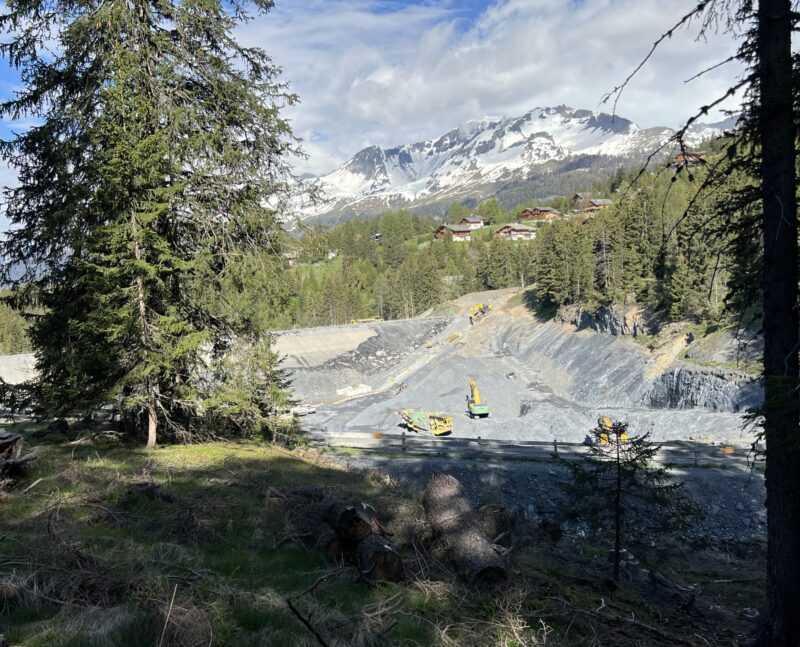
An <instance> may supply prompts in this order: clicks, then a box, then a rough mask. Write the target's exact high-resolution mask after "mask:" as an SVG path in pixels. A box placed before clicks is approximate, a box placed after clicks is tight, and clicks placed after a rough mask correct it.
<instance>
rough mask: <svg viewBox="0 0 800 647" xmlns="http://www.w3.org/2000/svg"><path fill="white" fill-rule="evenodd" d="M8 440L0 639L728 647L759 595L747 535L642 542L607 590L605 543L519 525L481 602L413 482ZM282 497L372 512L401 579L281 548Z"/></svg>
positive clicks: (307, 463)
mask: <svg viewBox="0 0 800 647" xmlns="http://www.w3.org/2000/svg"><path fill="white" fill-rule="evenodd" d="M14 430H15V431H20V430H21V431H22V432H23V433H24V434H26V436H27V437H28V440H27V445H28V446H31V445H34V446H35V445H39V446H40V450H39V458H38V459H37V460H36V461H35V463H34V466H33V467H32V469H31V471H30V473H28V474H27V475H26V476H25V477H24V478H22V479H21V480H20V481H19V482H17V483H16V484H15V486H14V487H13V488H12V489H10V490H7V491H5V492H0V634H4V635H5V639H6V640H7V641H8V643H9V644H10V645H24V646H25V647H40V646H45V645H47V646H59V647H68V646H69V647H79V646H80V647H94V646H98V647H105V646H109V647H111V646H114V647H124V646H134V645H136V646H137V647H141V646H144V645H158V646H159V647H160V646H167V645H173V646H195V645H197V646H199V645H237V646H239V645H242V646H247V645H275V646H276V647H277V646H284V645H285V646H288V645H298V646H303V645H307V646H313V645H320V644H326V645H330V646H331V647H332V646H334V645H342V646H343V645H454V644H458V645H459V646H460V647H462V646H466V645H508V646H511V645H515V646H525V645H631V646H632V645H698V646H699V645H704V646H705V645H743V644H746V640H747V637H748V635H749V634H750V633H751V632H752V631H753V629H754V626H755V620H754V619H753V618H752V616H753V615H755V613H754V611H753V609H757V608H758V607H759V606H760V604H761V601H762V598H763V587H764V581H763V571H764V563H763V556H764V553H765V550H764V546H763V542H762V541H761V540H759V539H754V540H750V541H747V542H728V543H724V544H723V543H716V544H714V545H709V544H699V543H696V544H692V545H690V544H689V543H687V542H681V541H675V540H674V539H664V540H659V539H656V538H654V541H653V545H652V546H650V547H649V548H648V549H647V551H646V553H647V554H646V555H645V552H642V553H639V552H636V553H635V559H633V558H632V559H631V560H629V561H628V562H627V563H626V565H625V567H624V569H623V577H622V582H621V583H620V585H619V586H614V585H613V583H611V582H610V581H609V574H610V568H609V564H608V562H607V559H606V557H607V549H608V547H607V545H606V544H604V543H598V542H592V541H589V540H588V539H585V538H581V537H578V536H569V535H567V534H565V535H564V536H563V537H561V538H560V539H557V540H556V538H555V536H554V534H553V533H552V529H548V528H545V527H541V526H539V525H537V524H534V523H531V522H525V521H520V522H519V524H518V527H517V529H516V531H515V532H514V534H513V537H512V540H511V550H510V553H509V560H510V565H511V568H510V578H509V582H508V583H507V584H506V585H504V586H503V587H501V588H500V589H497V590H493V591H480V590H476V589H475V588H474V587H471V586H469V585H468V584H466V583H463V582H461V581H460V580H459V579H458V578H457V577H456V576H455V575H454V573H453V571H452V570H451V568H450V565H448V564H446V563H442V562H441V561H440V560H438V559H436V558H435V556H434V555H433V553H432V552H429V551H428V550H427V549H426V548H425V534H426V531H425V530H424V524H423V523H422V519H423V516H424V515H423V511H422V506H421V497H422V488H419V489H416V488H413V487H409V486H408V484H407V483H406V482H403V481H398V480H394V479H392V478H390V477H388V476H386V475H385V474H383V473H381V472H378V471H376V470H348V469H345V468H343V467H342V466H341V465H339V464H337V463H335V462H333V461H330V460H329V459H328V458H326V457H325V456H322V455H320V454H318V453H316V452H313V451H309V450H295V451H288V450H285V449H280V448H276V447H272V446H267V445H264V444H259V443H254V442H253V443H250V442H240V443H213V444H203V445H191V446H185V445H184V446H169V447H162V448H159V449H157V450H154V451H144V450H141V449H134V448H130V447H126V446H122V445H119V444H75V443H72V444H70V443H66V442H60V443H55V442H53V441H54V440H55V439H54V438H53V437H52V436H53V434H48V433H47V432H46V430H44V429H42V428H41V427H29V428H26V427H25V426H24V425H22V426H21V425H15V426H14ZM300 485H318V486H323V487H325V488H326V490H327V491H329V493H330V494H331V495H332V496H336V497H339V498H344V499H351V500H356V501H368V502H370V503H372V504H373V505H374V506H375V507H376V508H377V510H378V512H379V515H380V516H382V517H383V521H384V522H385V524H384V525H386V527H387V528H388V529H389V530H390V531H392V532H393V533H394V537H393V541H394V543H395V545H396V546H398V549H399V550H400V554H401V556H402V557H403V562H404V569H405V573H406V579H405V581H403V582H402V583H401V584H382V585H370V584H367V583H365V582H363V581H360V580H359V578H358V576H357V571H356V569H355V567H354V566H353V565H351V564H347V563H332V562H329V561H326V558H325V557H324V556H323V554H322V553H321V552H318V551H316V550H315V549H312V548H306V547H303V546H301V545H298V544H295V543H292V542H290V541H286V539H287V537H286V536H285V533H284V525H283V519H282V515H281V512H280V510H278V509H277V508H275V507H274V506H273V505H271V504H270V500H271V499H270V493H271V492H272V493H274V492H276V491H280V490H281V489H282V488H289V487H295V486H300ZM287 599H290V600H291V601H292V602H293V606H294V607H295V608H296V609H297V610H298V611H299V613H300V614H301V615H302V616H303V617H304V618H305V620H307V621H308V623H309V625H310V626H311V628H313V630H314V632H316V633H317V634H318V637H317V636H315V635H314V633H312V631H311V629H310V628H309V627H307V626H306V625H304V624H302V622H301V621H300V620H299V619H298V618H297V617H296V616H295V615H293V613H292V612H291V611H290V609H289V606H288V604H287ZM0 642H2V641H0Z"/></svg>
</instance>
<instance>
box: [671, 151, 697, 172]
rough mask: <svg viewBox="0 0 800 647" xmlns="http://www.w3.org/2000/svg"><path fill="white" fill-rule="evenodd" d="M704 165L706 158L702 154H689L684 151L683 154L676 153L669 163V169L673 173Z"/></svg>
mask: <svg viewBox="0 0 800 647" xmlns="http://www.w3.org/2000/svg"><path fill="white" fill-rule="evenodd" d="M705 163H706V158H705V157H704V156H703V153H690V152H689V151H686V152H685V153H678V154H677V155H676V156H675V157H674V158H673V159H672V160H671V161H670V163H669V165H668V166H669V167H670V168H671V169H672V170H673V171H678V170H680V169H682V168H684V167H685V168H694V167H695V166H701V165H702V164H705Z"/></svg>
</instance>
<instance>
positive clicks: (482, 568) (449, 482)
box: [422, 474, 507, 587]
mask: <svg viewBox="0 0 800 647" xmlns="http://www.w3.org/2000/svg"><path fill="white" fill-rule="evenodd" d="M422 505H423V507H424V508H425V514H426V516H427V518H428V523H430V525H431V527H432V528H433V530H434V532H435V533H436V534H437V535H439V536H440V537H441V538H442V539H443V540H444V542H445V545H446V550H447V556H448V558H449V560H450V561H451V562H452V563H453V565H454V566H455V568H456V571H457V572H458V573H459V574H460V575H461V576H462V577H464V578H466V579H467V581H469V582H471V583H474V584H477V585H479V586H486V587H489V586H494V585H497V584H499V583H500V582H502V581H503V580H505V579H506V577H507V571H506V566H505V563H504V561H503V559H502V558H501V557H500V555H498V554H497V552H496V551H495V550H494V548H492V544H491V543H490V542H489V540H488V539H487V537H486V535H485V534H484V532H483V530H481V528H480V526H479V525H478V520H477V515H476V514H475V510H474V509H473V507H472V504H471V503H470V502H469V499H468V498H467V495H466V493H465V492H464V489H463V488H462V487H461V483H459V482H458V479H456V478H454V477H452V476H449V475H446V474H439V475H436V476H434V477H433V478H432V479H431V480H430V482H429V483H428V487H427V488H426V490H425V495H424V497H423V499H422Z"/></svg>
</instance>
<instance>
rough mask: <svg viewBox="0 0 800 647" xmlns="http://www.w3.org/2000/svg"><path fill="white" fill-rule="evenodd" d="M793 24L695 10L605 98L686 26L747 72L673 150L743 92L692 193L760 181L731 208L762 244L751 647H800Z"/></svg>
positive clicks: (735, 6)
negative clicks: (731, 49) (734, 181)
mask: <svg viewBox="0 0 800 647" xmlns="http://www.w3.org/2000/svg"><path fill="white" fill-rule="evenodd" d="M799 17H800V14H798V13H797V12H795V11H793V7H792V2H791V0H761V1H760V2H758V3H757V5H756V3H754V2H753V1H752V0H703V1H701V2H698V3H697V4H696V5H695V7H694V8H693V9H692V10H691V11H690V12H689V13H687V14H686V15H684V16H683V17H682V18H680V20H678V21H677V22H676V23H675V24H674V25H673V26H672V27H671V28H670V29H669V30H668V31H666V32H665V33H664V34H663V35H662V36H661V37H660V38H658V39H657V40H656V42H655V43H654V44H653V46H652V48H651V49H650V51H649V52H648V54H647V55H646V56H645V57H644V59H643V60H642V61H641V63H640V64H639V65H638V66H637V67H636V68H635V69H634V70H633V72H632V73H631V74H630V75H629V76H628V77H627V78H626V79H625V81H623V83H622V84H621V85H619V86H617V87H616V88H614V90H612V91H611V92H610V93H609V94H608V95H607V96H606V97H604V101H608V100H611V99H613V103H614V106H616V104H617V101H618V100H619V97H620V94H621V92H622V91H623V90H624V88H625V87H626V86H627V84H628V83H629V82H630V81H631V79H632V78H633V77H634V76H635V75H636V73H637V72H638V71H639V70H640V69H641V68H642V66H643V65H645V63H646V62H647V60H648V59H649V58H650V56H651V55H652V53H653V52H654V51H655V50H656V48H657V47H658V46H659V45H660V43H661V42H663V41H664V40H665V39H667V38H669V37H671V36H672V35H673V34H674V33H675V31H676V30H678V29H680V28H682V27H685V26H687V25H689V23H691V22H692V21H695V20H699V21H700V24H701V28H700V35H701V36H702V35H703V34H704V33H705V32H706V31H707V30H709V29H721V30H724V31H727V32H729V33H731V34H733V35H734V36H735V37H737V38H738V39H739V43H740V45H739V48H738V50H737V52H736V54H735V55H733V56H731V57H729V58H728V59H726V60H725V61H721V62H720V63H719V65H724V64H726V63H728V62H731V61H734V60H738V61H741V62H742V63H744V64H745V66H746V69H747V71H746V73H745V74H743V75H742V77H741V79H740V80H739V81H738V82H737V83H735V84H734V85H733V86H731V87H730V88H729V89H728V90H727V92H725V93H724V94H723V95H722V96H720V97H718V98H717V99H716V100H715V101H713V102H712V103H710V104H709V105H706V106H703V107H701V108H700V109H699V110H698V112H697V113H696V114H695V115H693V116H692V117H691V118H690V119H689V120H688V121H687V122H686V124H685V125H684V127H683V128H682V129H681V130H679V131H678V132H677V133H676V135H675V137H674V138H673V140H672V144H673V145H675V146H676V147H677V148H679V149H680V150H681V151H682V152H686V145H685V143H684V135H685V133H686V132H687V129H688V128H689V126H691V124H692V123H693V122H694V121H696V120H697V119H699V118H700V117H702V116H703V115H706V114H708V112H709V110H710V109H711V108H713V107H715V106H717V105H719V104H721V103H722V102H723V101H725V100H726V99H727V98H729V97H730V96H732V95H734V94H735V93H736V92H737V91H739V90H742V91H743V92H744V97H745V102H744V113H743V115H742V118H741V120H740V124H739V126H738V127H737V129H736V131H735V132H734V133H731V144H730V146H729V148H728V151H727V152H728V154H727V156H725V157H723V159H721V160H720V161H719V162H718V163H717V164H715V165H714V167H713V169H712V172H711V173H709V175H708V178H707V179H706V180H704V181H703V183H702V184H701V186H700V187H698V195H699V194H701V193H702V192H703V191H705V190H708V189H709V187H711V186H713V185H714V183H715V182H718V181H719V180H720V178H724V177H726V176H729V175H730V174H732V173H735V172H739V171H742V170H744V171H746V172H749V173H750V174H751V175H752V176H753V177H755V178H757V180H758V182H757V186H756V187H755V190H744V191H743V192H742V194H741V195H740V196H739V198H738V199H737V200H736V201H735V205H734V206H735V207H736V208H738V209H743V208H745V207H748V206H750V205H753V204H760V206H761V218H760V220H752V221H750V222H749V226H745V227H742V228H741V230H740V231H738V232H735V234H736V237H737V238H738V241H739V243H738V247H739V248H741V249H743V248H748V249H753V244H752V242H753V240H754V239H757V237H759V236H760V237H761V242H762V250H761V254H762V256H761V263H760V270H761V293H760V294H759V295H757V297H758V298H759V301H760V305H761V308H762V310H761V314H762V317H763V330H764V385H765V400H764V406H763V409H762V411H761V413H762V414H763V437H764V439H765V441H766V487H767V517H768V529H767V544H768V548H767V600H766V608H765V610H764V613H762V616H761V622H760V630H759V635H758V637H757V640H756V642H757V644H759V645H779V646H786V647H789V646H792V647H797V646H798V645H800V613H798V610H799V609H800V400H798V392H797V388H798V384H799V383H800V379H799V378H800V364H799V362H798V349H800V336H799V335H798V313H797V307H798V243H797V235H798V228H797V198H796V190H797V171H796V167H795V147H796V145H797V126H796V123H797V121H796V116H795V106H794V101H795V98H796V97H797V82H798V81H797V75H796V73H795V70H794V68H795V67H796V66H797V62H798V61H797V60H796V59H797V57H793V55H792V50H791V37H792V33H793V32H794V31H795V30H796V27H797V23H798V18H799ZM716 67H718V65H717V66H714V67H712V68H709V69H707V70H703V71H702V72H700V74H698V75H696V76H700V75H702V74H704V73H706V72H708V71H709V70H710V69H715V68H716ZM693 78H696V77H693ZM740 224H741V222H740ZM722 229H724V227H723V228H722ZM726 233H730V231H728V232H726ZM747 239H749V240H750V244H749V245H747V243H746V242H745V241H746V240H747ZM745 260H747V259H745ZM745 288H746V286H745ZM748 294H749V293H748ZM742 301H743V300H742V299H739V302H740V303H741V302H742ZM751 305H752V304H751Z"/></svg>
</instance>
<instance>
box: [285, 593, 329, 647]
mask: <svg viewBox="0 0 800 647" xmlns="http://www.w3.org/2000/svg"><path fill="white" fill-rule="evenodd" d="M285 600H286V605H287V606H288V607H289V611H291V612H292V613H293V614H294V615H295V617H296V618H297V619H298V620H299V621H300V622H302V623H303V624H304V625H305V627H306V629H308V630H309V631H310V632H311V633H312V634H314V637H315V638H316V639H317V642H319V644H320V645H322V647H330V645H328V643H326V642H325V639H324V638H323V637H322V636H320V635H319V632H318V631H317V630H316V629H314V626H313V625H312V624H311V623H310V622H309V621H308V620H306V619H305V618H304V617H303V614H302V613H300V612H299V611H298V610H297V608H296V607H295V606H294V605H293V604H292V601H291V599H290V598H286V599H285Z"/></svg>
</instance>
